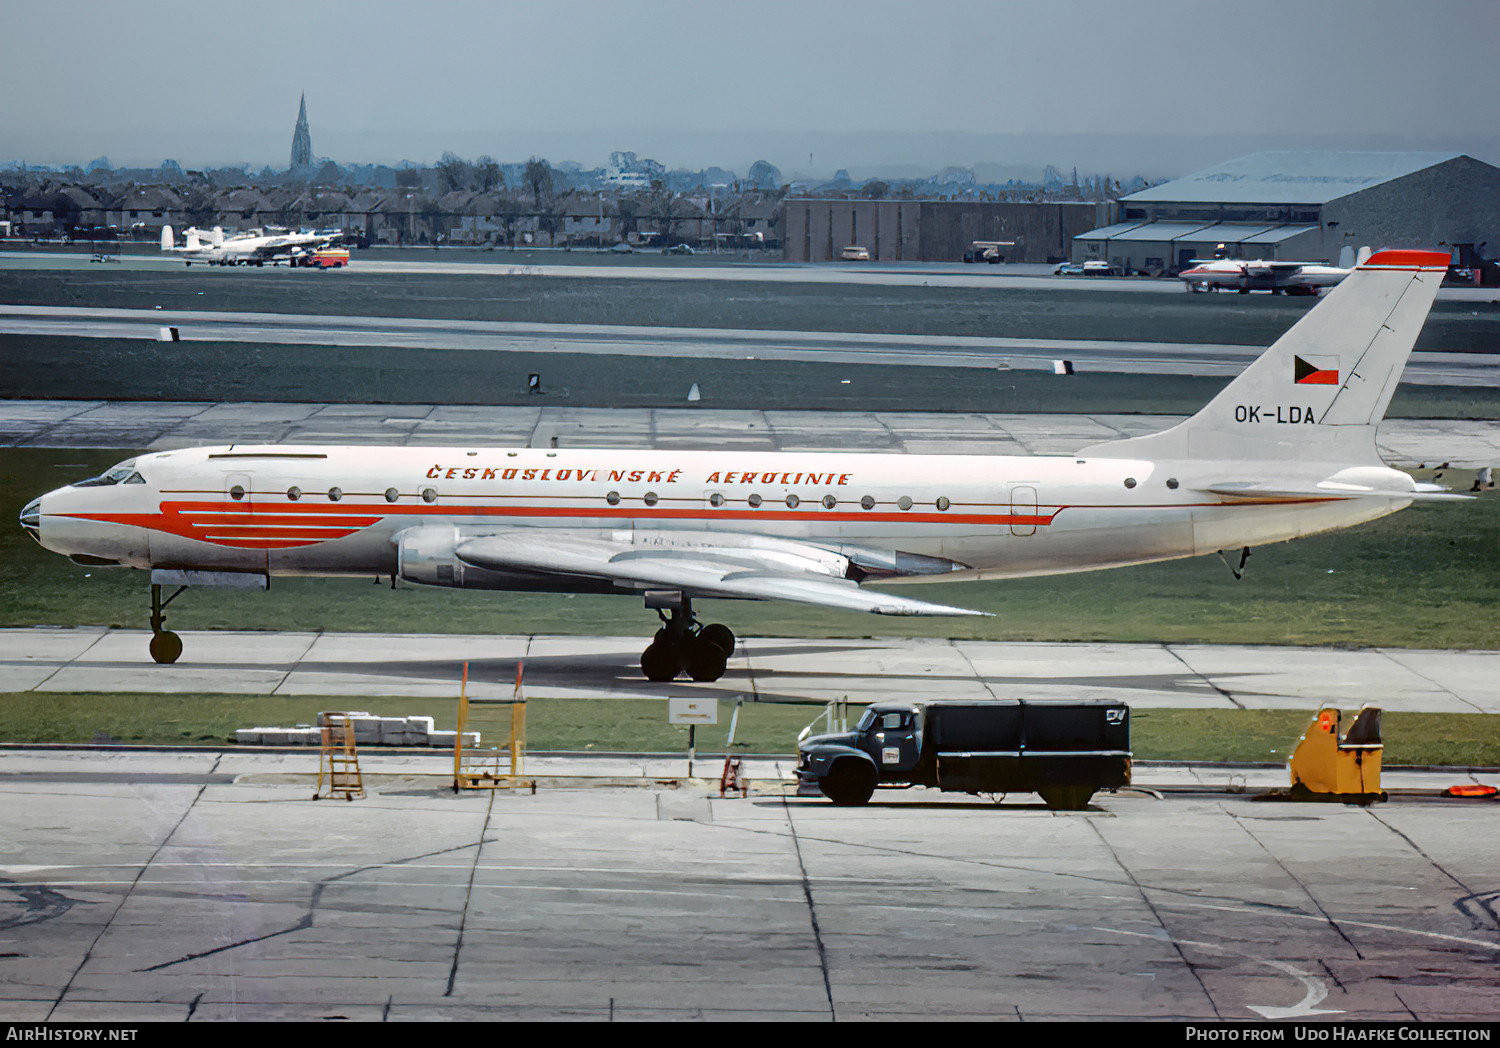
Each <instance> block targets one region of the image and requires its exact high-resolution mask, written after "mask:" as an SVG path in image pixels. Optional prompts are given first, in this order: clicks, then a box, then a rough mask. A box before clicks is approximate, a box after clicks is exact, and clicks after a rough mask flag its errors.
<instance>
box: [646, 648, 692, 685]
mask: <svg viewBox="0 0 1500 1048" xmlns="http://www.w3.org/2000/svg"><path fill="white" fill-rule="evenodd" d="M681 669H682V653H681V652H680V651H678V649H677V646H676V645H675V644H671V643H663V642H662V641H653V642H652V644H651V646H650V647H649V648H647V649H646V650H645V651H643V652H641V673H643V674H645V677H646V679H647V680H649V681H656V682H657V683H658V684H662V683H665V682H667V681H669V680H671V679H672V678H674V677H676V676H677V673H678V671H679V670H681Z"/></svg>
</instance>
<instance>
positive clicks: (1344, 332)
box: [1079, 251, 1448, 463]
mask: <svg viewBox="0 0 1500 1048" xmlns="http://www.w3.org/2000/svg"><path fill="white" fill-rule="evenodd" d="M1447 269H1448V255H1446V254H1443V253H1439V252H1436V251H1380V252H1377V253H1375V254H1374V255H1372V256H1370V258H1369V259H1367V260H1366V261H1364V262H1362V263H1361V264H1360V265H1359V266H1358V267H1357V268H1356V269H1355V270H1354V272H1353V273H1351V274H1349V276H1347V277H1345V278H1344V279H1343V281H1341V282H1340V283H1339V285H1338V286H1337V287H1335V288H1334V289H1333V290H1332V291H1331V292H1329V294H1328V295H1327V296H1326V297H1325V298H1324V299H1323V300H1322V301H1321V302H1319V303H1318V304H1317V305H1315V306H1314V307H1313V308H1312V309H1311V310H1310V311H1309V312H1308V313H1307V315H1306V316H1304V317H1303V318H1302V319H1301V320H1299V321H1297V323H1296V324H1294V325H1293V326H1292V328H1291V329H1290V330H1289V331H1287V332H1286V334H1284V335H1282V336H1281V338H1279V339H1277V340H1276V342H1275V344H1273V345H1272V346H1271V348H1269V349H1267V350H1266V351H1265V352H1264V353H1262V354H1261V355H1260V356H1259V357H1258V358H1257V359H1256V360H1255V362H1254V363H1252V364H1251V365H1250V366H1249V367H1247V368H1246V369H1245V370H1244V371H1242V372H1241V373H1240V374H1239V376H1238V377H1237V378H1235V379H1234V381H1232V382H1230V383H1229V385H1227V386H1225V387H1224V389H1223V390H1221V391H1220V393H1219V395H1218V396H1216V397H1214V399H1213V400H1211V401H1209V403H1208V404H1207V406H1205V407H1204V408H1203V410H1201V411H1199V412H1198V413H1197V414H1196V415H1194V416H1193V417H1192V418H1189V419H1188V420H1187V421H1185V422H1182V423H1180V424H1178V425H1176V426H1173V427H1172V428H1171V429H1168V430H1165V431H1163V432H1161V433H1155V434H1152V435H1150V436H1146V437H1132V438H1130V439H1128V440H1115V441H1110V442H1108V443H1104V444H1095V445H1093V446H1091V447H1087V448H1084V449H1083V450H1082V451H1080V452H1079V454H1080V455H1089V456H1093V457H1109V458H1151V459H1168V458H1170V459H1190V458H1191V459H1221V460H1234V459H1292V460H1297V461H1319V462H1346V463H1378V462H1379V461H1380V460H1379V456H1378V455H1377V454H1376V451H1375V427H1376V426H1377V425H1378V424H1379V422H1380V420H1381V419H1382V418H1383V417H1384V416H1385V409H1386V406H1387V405H1388V404H1390V401H1391V394H1392V393H1394V392H1395V389H1396V383H1397V382H1398V381H1399V380H1400V378H1401V371H1402V369H1403V368H1404V367H1405V366H1406V359H1407V357H1409V356H1410V355H1411V349H1412V346H1413V345H1414V344H1415V343H1416V341H1417V335H1418V334H1419V333H1420V332H1421V330H1422V324H1423V323H1424V322H1425V321H1426V319H1427V313H1428V310H1430V309H1431V308H1432V302H1433V299H1434V298H1435V297H1436V296H1437V290H1438V287H1439V285H1441V284H1442V282H1443V275H1444V273H1446V272H1447Z"/></svg>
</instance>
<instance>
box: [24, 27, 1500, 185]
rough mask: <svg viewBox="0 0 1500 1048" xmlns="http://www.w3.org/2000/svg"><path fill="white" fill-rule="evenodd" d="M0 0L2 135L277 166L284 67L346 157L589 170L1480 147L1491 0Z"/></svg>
mask: <svg viewBox="0 0 1500 1048" xmlns="http://www.w3.org/2000/svg"><path fill="white" fill-rule="evenodd" d="M0 12H3V16H4V17H3V20H0V25H3V26H4V34H5V41H6V42H5V45H4V55H3V58H0V100H3V102H0V161H8V160H25V161H27V162H30V163H51V164H56V163H80V164H81V163H86V162H87V161H89V160H90V159H92V158H93V157H96V156H99V155H101V154H102V155H106V156H108V157H109V158H110V160H111V161H112V162H113V163H114V164H115V165H116V166H120V165H127V164H130V165H135V164H147V165H155V164H157V163H159V162H160V161H161V160H162V159H164V158H167V157H171V158H173V159H176V160H178V161H179V162H181V163H182V164H183V166H185V167H200V166H207V165H217V164H224V163H240V162H248V163H251V164H253V165H255V166H256V167H259V166H261V165H264V164H271V165H273V166H276V167H283V168H284V167H285V166H286V165H287V163H288V160H289V154H290V146H291V136H292V127H293V124H294V122H295V120H296V115H297V100H298V96H299V94H300V93H301V92H303V91H305V92H306V93H307V105H308V115H309V118H310V122H311V126H312V138H313V150H314V152H315V153H316V154H317V155H318V156H320V157H328V158H331V159H334V160H337V161H340V162H344V163H364V162H373V163H394V162H397V161H401V160H413V161H418V162H422V163H430V162H431V161H433V160H435V159H437V157H438V156H439V155H440V154H441V153H442V152H443V151H444V150H453V151H454V152H456V153H458V154H460V155H462V156H467V157H473V156H477V155H479V154H490V155H492V156H494V157H495V158H497V159H499V160H501V161H506V162H508V161H517V160H525V159H526V158H527V157H528V156H531V155H541V156H545V157H546V158H547V159H549V160H552V161H553V162H559V161H562V160H576V161H579V162H581V163H583V164H584V165H585V166H587V167H593V166H598V165H602V164H604V163H605V162H606V161H607V160H608V157H609V153H610V151H611V150H615V149H624V150H631V151H634V152H636V153H639V154H641V155H642V156H651V157H654V158H655V159H657V160H659V161H661V162H662V163H664V164H665V165H667V166H668V167H686V168H693V169H697V168H701V167H704V166H707V165H710V164H718V165H721V166H725V167H730V168H733V169H736V170H738V171H739V172H741V173H743V172H744V171H745V169H746V168H747V167H748V165H749V163H750V162H751V161H753V160H755V159H758V158H764V159H767V160H770V161H771V162H772V163H774V164H776V165H777V166H778V167H780V168H781V169H782V170H783V172H784V173H786V174H787V175H788V176H790V175H792V174H794V173H803V174H806V175H815V174H829V173H831V172H832V171H833V170H834V169H835V168H840V167H842V168H848V169H850V171H851V173H853V174H854V175H855V177H860V176H861V169H864V170H866V171H869V170H874V169H877V168H879V169H883V170H892V169H900V168H910V169H912V171H913V173H918V172H923V173H925V172H927V171H931V170H936V169H937V168H939V167H942V166H945V165H948V164H957V165H961V166H971V165H974V164H990V165H1005V164H1018V165H1028V164H1043V163H1054V164H1057V165H1059V166H1064V167H1066V166H1071V165H1074V164H1076V165H1078V166H1080V168H1088V169H1093V170H1105V169H1107V168H1110V167H1113V169H1114V172H1115V174H1117V175H1126V174H1131V173H1143V174H1155V175H1161V174H1180V173H1183V171H1182V170H1180V168H1182V167H1183V166H1187V167H1192V166H1201V165H1202V164H1204V163H1209V162H1212V161H1213V160H1217V159H1226V158H1227V155H1233V153H1238V152H1245V151H1248V150H1249V149H1253V148H1259V147H1260V146H1261V145H1265V146H1267V147H1275V146H1286V145H1295V146H1298V147H1301V148H1311V147H1315V146H1317V145H1318V144H1320V142H1326V144H1328V145H1329V146H1331V147H1341V148H1349V147H1361V148H1387V149H1452V150H1455V151H1459V152H1467V153H1470V154H1471V155H1474V156H1478V157H1480V158H1481V159H1485V160H1488V161H1490V162H1492V163H1494V162H1500V156H1497V155H1496V154H1497V152H1500V116H1497V112H1500V108H1497V104H1496V72H1497V63H1496V56H1497V54H1500V2H1496V0H1419V2H1414V0H1249V2H1242V3H1226V2H1224V0H1218V2H1215V3H1207V4H1206V3H1203V2H1201V0H1198V2H1177V0H1112V2H1100V0H1056V2H1051V0H1047V2H1026V3H1022V2H1005V0H989V2H969V0H955V2H942V0H933V2H928V3H920V4H919V3H911V2H909V0H904V2H896V0H850V2H842V0H754V2H748V3H736V4H729V3H722V2H713V0H710V2H704V0H628V2H626V0H622V2H606V0H545V2H536V0H532V2H527V3H508V2H507V3H499V2H488V3H481V2H458V0H428V2H421V3H418V2H414V0H407V2H402V3H392V2H388V0H358V2H353V0H322V2H320V0H258V2H256V3H253V4H251V3H243V4H242V3H225V2H216V0H119V2H108V0H45V2H43V0H0ZM1015 136H1025V137H1019V138H1018V137H1015ZM1037 136H1060V137H1049V138H1042V137H1037ZM1320 136H1327V137H1320ZM1225 151H1229V152H1228V154H1227V155H1226V152H1225ZM1153 163H1154V164H1155V165H1156V166H1157V168H1158V169H1157V170H1151V169H1150V168H1151V166H1152V164H1153Z"/></svg>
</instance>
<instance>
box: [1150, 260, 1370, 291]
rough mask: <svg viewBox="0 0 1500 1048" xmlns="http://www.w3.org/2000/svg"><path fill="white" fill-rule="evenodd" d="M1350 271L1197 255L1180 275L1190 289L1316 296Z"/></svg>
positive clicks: (1295, 263)
mask: <svg viewBox="0 0 1500 1048" xmlns="http://www.w3.org/2000/svg"><path fill="white" fill-rule="evenodd" d="M1351 272H1352V270H1349V269H1342V268H1340V267H1338V266H1325V265H1321V264H1319V263H1315V262H1267V261H1264V260H1262V259H1256V260H1254V261H1248V260H1245V259H1238V258H1215V259H1196V258H1195V259H1193V266H1192V268H1191V269H1184V270H1183V271H1182V272H1181V273H1179V274H1178V277H1179V278H1180V279H1181V280H1182V281H1183V282H1184V283H1185V284H1187V287H1188V290H1189V291H1217V290H1219V289H1220V288H1228V289H1232V290H1235V291H1238V292H1239V293H1240V294H1242V295H1248V294H1249V293H1250V292H1252V291H1269V292H1271V294H1273V295H1280V294H1288V295H1316V294H1317V293H1318V292H1319V290H1321V289H1322V288H1325V287H1333V286H1334V285H1335V284H1337V283H1338V282H1339V281H1341V280H1343V279H1344V278H1345V277H1347V276H1348V275H1349V274H1350V273H1351Z"/></svg>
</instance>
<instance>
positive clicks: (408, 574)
mask: <svg viewBox="0 0 1500 1048" xmlns="http://www.w3.org/2000/svg"><path fill="white" fill-rule="evenodd" d="M459 541H460V532H459V529H458V528H456V527H452V526H449V527H442V526H428V527H422V528H411V529H409V530H407V531H403V532H402V533H401V534H400V535H399V536H398V537H397V539H396V574H397V575H399V576H400V577H401V578H402V579H405V580H406V581H407V582H417V583H421V584H422V585H424V586H451V587H454V588H456V589H462V588H463V586H464V569H465V568H466V567H467V565H465V564H464V562H463V561H461V560H459V559H458V552H457V550H458V543H459Z"/></svg>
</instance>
